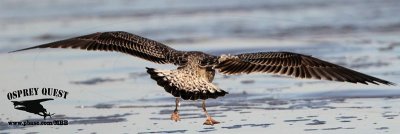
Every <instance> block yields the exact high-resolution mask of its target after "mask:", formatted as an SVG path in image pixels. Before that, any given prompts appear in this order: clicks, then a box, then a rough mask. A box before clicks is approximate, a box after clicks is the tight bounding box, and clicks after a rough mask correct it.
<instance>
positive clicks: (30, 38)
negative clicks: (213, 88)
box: [0, 0, 400, 133]
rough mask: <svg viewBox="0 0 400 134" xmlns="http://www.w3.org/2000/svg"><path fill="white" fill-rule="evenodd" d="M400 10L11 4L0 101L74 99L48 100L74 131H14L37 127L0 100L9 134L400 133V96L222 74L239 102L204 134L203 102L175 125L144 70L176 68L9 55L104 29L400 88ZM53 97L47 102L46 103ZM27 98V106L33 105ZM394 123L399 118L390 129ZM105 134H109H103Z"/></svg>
mask: <svg viewBox="0 0 400 134" xmlns="http://www.w3.org/2000/svg"><path fill="white" fill-rule="evenodd" d="M399 13H400V1H398V0H351V1H349V0H329V1H327V0H252V1H248V0H218V1H215V0H202V1H199V0H113V1H109V0H93V1H82V0H81V1H78V0H35V1H27V0H2V1H0V30H1V32H0V63H1V67H0V74H1V75H0V81H1V84H0V88H1V91H2V94H6V93H8V92H11V91H14V90H19V89H24V88H30V87H39V88H42V87H52V88H59V89H62V90H66V91H69V93H70V96H69V97H68V98H67V99H66V100H62V99H56V100H54V101H50V102H46V104H47V108H48V111H51V112H52V113H56V114H57V116H54V119H67V120H69V121H70V122H72V123H71V125H68V126H62V127H60V126H52V127H46V126H28V127H15V126H9V125H7V121H19V120H39V119H41V118H40V117H37V116H35V115H31V114H29V113H26V112H23V111H15V110H14V109H13V106H12V105H11V103H10V102H9V100H7V98H6V96H5V95H2V96H0V97H1V102H0V104H1V106H4V107H6V108H4V109H1V110H0V111H1V113H2V114H1V115H0V121H1V122H0V124H1V127H0V130H4V131H5V132H10V133H14V132H43V131H46V132H50V131H53V130H54V129H57V130H58V131H63V132H64V131H66V132H71V131H72V132H74V131H75V132H82V133H92V132H94V133H98V132H99V128H102V129H105V128H109V129H107V130H104V131H103V132H119V133H124V132H135V133H136V132H140V133H181V132H188V133H193V132H196V133H197V132H215V133H241V132H260V131H264V132H273V133H276V132H282V133H293V132H296V133H309V132H311V133H350V132H351V133H353V132H357V133H382V132H387V133H396V132H399V131H400V128H397V127H395V126H394V124H396V122H395V120H396V119H398V115H399V114H400V105H399V104H400V100H399V99H397V98H398V97H399V96H400V90H399V88H398V86H376V85H360V84H350V83H339V82H328V81H316V80H297V79H292V78H289V77H282V76H275V75H261V74H254V75H242V76H223V75H217V76H216V79H215V80H214V83H216V84H217V85H218V86H219V87H221V88H222V89H224V90H226V91H228V92H229V93H230V94H229V95H227V96H226V97H224V98H218V99H217V100H210V101H208V103H209V106H210V108H209V109H210V111H211V112H210V113H211V114H212V115H213V116H215V119H216V120H218V121H222V122H223V123H222V124H220V125H217V126H212V127H207V126H202V122H203V118H204V117H205V116H204V115H203V113H202V112H201V110H200V107H199V106H200V102H197V101H195V102H192V101H185V102H182V112H181V117H182V121H181V122H178V123H174V122H172V121H170V120H169V116H170V113H171V112H172V110H173V106H174V98H173V97H172V96H171V95H170V94H168V93H166V92H165V91H164V90H163V89H162V88H161V87H159V86H157V85H156V83H155V82H154V81H152V80H151V79H150V78H149V76H148V75H147V74H146V73H145V69H144V67H153V68H161V69H173V68H175V67H174V66H163V65H157V64H154V63H150V62H146V61H144V60H141V59H138V58H132V57H131V56H127V55H124V54H119V53H110V52H86V51H79V50H60V49H39V50H30V51H24V52H19V53H7V52H9V51H12V50H16V49H21V48H25V47H30V46H35V45H40V44H43V43H48V42H52V41H57V40H62V39H66V38H71V37H76V36H80V35H84V34H89V33H94V32H102V31H126V32H130V33H134V34H137V35H141V36H144V37H147V38H150V39H153V40H156V41H159V42H162V43H165V44H167V45H169V46H171V47H173V48H176V49H179V50H199V51H204V52H207V53H210V54H214V55H219V54H227V53H231V54H236V53H244V52H258V51H291V52H297V53H302V54H308V55H313V56H314V57H318V58H321V59H323V60H327V61H331V62H333V63H336V64H339V65H342V66H345V67H349V68H352V69H355V70H358V71H360V72H363V73H366V74H369V75H373V76H376V77H379V78H382V79H385V80H389V81H392V82H394V83H400V81H399V75H400V70H399V69H398V67H399V63H400V62H399V61H400V49H399V47H400V38H399V37H400V16H399V15H398V14H399ZM39 97H42V98H43V97H45V96H39ZM28 98H29V97H28ZM21 99H27V98H21ZM393 119H394V120H393ZM100 133H101V132H100Z"/></svg>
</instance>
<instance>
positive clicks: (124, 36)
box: [12, 31, 185, 65]
mask: <svg viewBox="0 0 400 134" xmlns="http://www.w3.org/2000/svg"><path fill="white" fill-rule="evenodd" d="M35 48H72V49H84V50H88V51H94V50H99V51H117V52H122V53H126V54H130V55H133V56H137V57H140V58H143V59H146V60H149V61H152V62H156V63H160V64H166V63H171V64H175V65H181V64H182V63H183V62H185V57H184V56H185V53H184V52H181V51H177V50H175V49H173V48H170V47H168V46H166V45H164V44H162V43H159V42H156V41H153V40H150V39H147V38H144V37H141V36H138V35H134V34H131V33H127V32H122V31H116V32H98V33H93V34H88V35H84V36H80V37H75V38H70V39H66V40H61V41H56V42H51V43H48V44H43V45H39V46H34V47H29V48H25V49H20V50H16V51H12V52H17V51H24V50H29V49H35Z"/></svg>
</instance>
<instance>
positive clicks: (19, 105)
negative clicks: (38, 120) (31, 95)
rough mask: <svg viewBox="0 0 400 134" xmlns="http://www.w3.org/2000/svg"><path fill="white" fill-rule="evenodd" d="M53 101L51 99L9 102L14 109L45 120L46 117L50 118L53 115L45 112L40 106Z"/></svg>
mask: <svg viewBox="0 0 400 134" xmlns="http://www.w3.org/2000/svg"><path fill="white" fill-rule="evenodd" d="M49 100H54V99H52V98H46V99H37V100H25V101H11V102H12V103H13V104H14V108H15V109H18V110H22V111H26V112H29V113H33V114H37V115H40V116H43V117H44V119H46V117H47V116H49V117H50V118H51V116H52V115H54V113H53V114H50V112H47V110H46V109H45V108H44V107H43V105H41V104H40V103H41V102H44V101H49Z"/></svg>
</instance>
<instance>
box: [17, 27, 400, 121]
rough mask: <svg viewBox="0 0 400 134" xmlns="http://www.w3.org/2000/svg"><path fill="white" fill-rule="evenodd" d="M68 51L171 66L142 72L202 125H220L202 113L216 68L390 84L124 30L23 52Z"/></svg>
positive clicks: (215, 93)
mask: <svg viewBox="0 0 400 134" xmlns="http://www.w3.org/2000/svg"><path fill="white" fill-rule="evenodd" d="M34 48H72V49H83V50H88V51H94V50H99V51H117V52H122V53H126V54H130V55H132V56H136V57H139V58H142V59H145V60H148V61H152V62H155V63H159V64H174V65H177V66H179V67H178V68H177V69H175V70H157V69H154V68H147V72H148V73H149V74H150V77H151V78H152V79H154V80H155V81H157V84H158V85H160V86H162V87H164V89H165V91H167V92H168V93H171V94H172V95H173V96H175V97H177V99H176V109H175V111H174V113H173V114H172V116H171V119H172V120H174V121H178V120H179V115H178V110H177V107H178V106H179V105H178V103H179V99H178V98H182V99H185V100H188V99H190V100H197V99H202V100H203V105H202V106H203V110H204V112H205V113H206V115H207V120H206V122H205V123H204V124H206V125H213V124H216V123H219V122H217V121H215V120H213V119H212V118H211V117H210V116H209V115H208V113H207V111H206V109H205V100H206V99H208V98H217V97H220V96H224V95H225V94H227V93H228V92H226V91H224V90H222V89H220V88H218V87H217V86H216V85H214V84H213V83H212V81H213V79H214V75H215V70H217V71H219V72H220V73H223V74H242V73H246V74H249V73H255V72H259V73H268V74H279V75H288V76H293V77H295V78H307V79H325V80H331V81H341V82H351V83H362V84H368V83H372V84H377V85H378V84H385V85H393V84H394V83H391V82H389V81H386V80H382V79H379V78H376V77H373V76H369V75H366V74H363V73H360V72H357V71H354V70H351V69H348V68H345V67H342V66H339V65H335V64H333V63H329V62H326V61H323V60H320V59H317V58H314V57H311V56H307V55H302V54H296V53H291V52H259V53H246V54H239V55H221V56H213V55H210V54H206V53H203V52H197V51H178V50H175V49H173V48H170V47H168V46H166V45H164V44H162V43H159V42H156V41H153V40H150V39H147V38H144V37H140V36H138V35H134V34H130V33H127V32H122V31H117V32H99V33H93V34H89V35H84V36H80V37H75V38H70V39H66V40H61V41H56V42H52V43H48V44H43V45H39V46H34V47H30V48H25V49H21V50H16V51H12V52H17V51H23V50H29V49H34Z"/></svg>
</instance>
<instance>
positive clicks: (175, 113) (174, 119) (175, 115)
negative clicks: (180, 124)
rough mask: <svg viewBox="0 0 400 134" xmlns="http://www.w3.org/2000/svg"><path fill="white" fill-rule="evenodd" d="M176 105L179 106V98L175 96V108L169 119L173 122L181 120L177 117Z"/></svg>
mask: <svg viewBox="0 0 400 134" xmlns="http://www.w3.org/2000/svg"><path fill="white" fill-rule="evenodd" d="M178 107H179V98H176V100H175V110H174V112H172V115H171V120H173V121H175V122H177V121H180V120H181V119H180V118H179V113H178Z"/></svg>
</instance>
